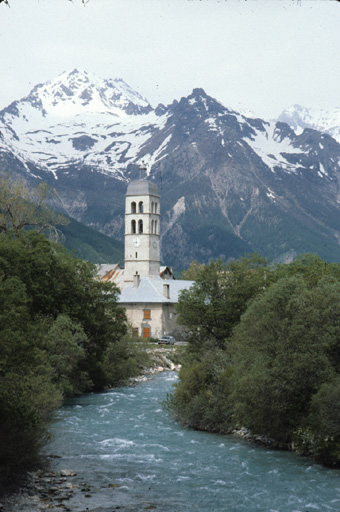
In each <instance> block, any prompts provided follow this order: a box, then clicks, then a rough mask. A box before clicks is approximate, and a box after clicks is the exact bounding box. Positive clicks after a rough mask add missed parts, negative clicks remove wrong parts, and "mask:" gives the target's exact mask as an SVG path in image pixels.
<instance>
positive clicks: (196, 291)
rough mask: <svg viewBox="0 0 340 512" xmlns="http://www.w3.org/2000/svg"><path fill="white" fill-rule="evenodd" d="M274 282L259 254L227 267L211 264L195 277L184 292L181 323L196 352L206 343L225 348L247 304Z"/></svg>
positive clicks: (180, 302)
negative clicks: (193, 281) (271, 281)
mask: <svg viewBox="0 0 340 512" xmlns="http://www.w3.org/2000/svg"><path fill="white" fill-rule="evenodd" d="M270 280H271V274H270V273H269V272H268V269H267V261H266V260H264V259H262V258H260V257H259V256H257V255H252V256H249V257H244V258H241V259H240V260H238V261H233V262H230V263H229V264H227V265H226V264H224V263H223V262H222V261H221V260H217V261H212V262H211V263H210V264H209V265H206V266H204V267H203V268H202V269H201V270H199V271H198V272H197V274H196V281H195V283H194V284H193V286H192V287H191V288H190V289H189V290H185V291H183V292H182V293H181V295H180V298H179V302H178V307H177V312H178V314H179V317H178V321H179V323H181V324H183V325H185V326H186V327H187V328H188V329H189V330H191V332H192V335H191V337H190V339H189V341H190V343H191V344H192V345H193V346H194V347H195V349H197V348H198V347H201V346H204V345H205V344H206V343H207V342H209V343H212V344H213V345H214V346H216V347H218V348H220V349H223V348H225V342H226V340H227V339H228V338H229V337H230V336H231V333H232V330H233V328H234V326H235V325H236V324H237V323H238V322H239V319H240V317H241V315H242V313H243V312H244V311H245V310H246V308H247V304H248V301H249V300H250V299H251V298H252V297H254V296H255V295H256V294H258V293H262V292H263V290H264V289H265V288H266V287H267V286H268V284H269V283H270Z"/></svg>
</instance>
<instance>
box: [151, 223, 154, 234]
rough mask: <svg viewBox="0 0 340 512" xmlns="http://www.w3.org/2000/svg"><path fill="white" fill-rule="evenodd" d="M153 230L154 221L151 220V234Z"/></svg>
mask: <svg viewBox="0 0 340 512" xmlns="http://www.w3.org/2000/svg"><path fill="white" fill-rule="evenodd" d="M153 230H154V221H153V220H152V221H151V233H153Z"/></svg>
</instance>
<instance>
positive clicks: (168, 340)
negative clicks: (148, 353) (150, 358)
mask: <svg viewBox="0 0 340 512" xmlns="http://www.w3.org/2000/svg"><path fill="white" fill-rule="evenodd" d="M175 341H176V340H175V338H174V337H173V336H162V337H161V338H159V340H158V345H173V344H174V343H175Z"/></svg>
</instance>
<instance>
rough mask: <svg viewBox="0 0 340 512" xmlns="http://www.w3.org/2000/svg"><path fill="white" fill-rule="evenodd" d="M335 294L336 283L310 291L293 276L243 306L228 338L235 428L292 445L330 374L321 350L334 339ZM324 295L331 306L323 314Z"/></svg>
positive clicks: (339, 302) (339, 299)
mask: <svg viewBox="0 0 340 512" xmlns="http://www.w3.org/2000/svg"><path fill="white" fill-rule="evenodd" d="M334 287H335V288H336V289H337V292H335V290H334ZM339 292H340V286H339V284H338V283H328V282H323V283H320V284H319V285H318V286H317V287H316V288H314V289H312V290H311V289H309V288H308V286H307V285H306V283H305V281H304V279H303V278H302V277H301V276H298V277H296V276H293V277H290V278H283V279H281V280H279V281H278V282H277V283H275V284H273V285H272V287H270V288H269V289H268V290H267V291H266V293H265V294H264V295H262V296H259V297H257V299H256V300H255V301H254V302H253V303H252V304H251V305H250V306H249V308H248V310H247V311H246V313H245V314H244V315H243V317H242V318H241V321H240V323H239V325H238V326H237V327H236V328H235V332H234V338H233V342H234V355H233V364H234V372H233V401H234V403H235V417H236V420H237V421H238V422H239V424H240V425H243V426H246V427H248V428H250V429H251V430H252V431H253V432H254V433H257V434H265V435H268V436H270V437H273V438H274V439H276V440H277V441H279V442H280V443H283V444H284V443H291V442H292V441H294V439H295V432H296V431H297V429H298V428H299V427H300V425H301V424H302V423H303V422H304V420H305V418H306V416H307V414H308V409H309V404H310V401H311V398H312V396H313V395H314V394H315V393H317V392H318V390H319V388H320V386H321V385H322V384H323V383H324V382H327V381H329V380H330V379H332V376H333V375H334V367H333V365H332V363H331V361H330V358H329V356H328V353H327V351H328V348H327V347H331V346H333V344H334V343H335V344H338V343H339V339H340V338H339V327H340V317H339V315H338V314H336V315H334V312H335V311H339V308H340V294H339ZM327 296H331V297H332V298H333V299H334V300H335V302H336V306H335V307H334V308H331V309H329V310H328V311H327V308H326V307H325V303H326V302H327Z"/></svg>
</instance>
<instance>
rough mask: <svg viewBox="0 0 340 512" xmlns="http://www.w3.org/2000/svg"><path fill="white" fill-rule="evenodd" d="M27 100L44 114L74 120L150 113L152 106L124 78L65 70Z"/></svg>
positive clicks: (31, 94) (42, 85) (36, 89)
mask: <svg viewBox="0 0 340 512" xmlns="http://www.w3.org/2000/svg"><path fill="white" fill-rule="evenodd" d="M24 101H26V102H28V103H30V104H31V105H32V106H34V107H37V106H40V108H41V110H42V111H43V113H44V115H46V114H48V115H52V116H55V117H70V116H75V115H79V114H84V113H87V112H91V113H102V112H107V113H111V114H114V115H117V116H119V117H124V115H125V114H129V115H131V114H141V113H146V112H149V111H150V110H152V109H151V106H150V105H149V103H148V101H147V100H146V99H145V98H143V97H142V96H141V95H140V94H139V93H137V92H135V91H134V90H133V89H132V88H131V87H130V86H129V85H128V84H126V83H125V82H124V81H123V80H122V79H116V80H111V79H109V80H106V79H102V78H99V77H97V76H96V75H94V74H92V73H89V72H87V71H79V70H77V69H74V70H72V71H65V72H64V73H62V74H61V75H59V76H58V77H57V78H55V79H54V80H51V81H49V82H46V83H45V84H39V85H37V86H36V87H35V88H34V89H33V90H32V91H31V93H30V94H29V96H28V97H27V98H24Z"/></svg>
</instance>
